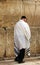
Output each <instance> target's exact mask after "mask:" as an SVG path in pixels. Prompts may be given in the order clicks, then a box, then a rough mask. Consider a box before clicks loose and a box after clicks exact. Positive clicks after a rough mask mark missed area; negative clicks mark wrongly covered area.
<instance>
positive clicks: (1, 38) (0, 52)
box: [0, 28, 6, 57]
mask: <svg viewBox="0 0 40 65" xmlns="http://www.w3.org/2000/svg"><path fill="white" fill-rule="evenodd" d="M5 44H6V43H5V31H4V29H2V28H1V29H0V57H3V56H4V54H5Z"/></svg>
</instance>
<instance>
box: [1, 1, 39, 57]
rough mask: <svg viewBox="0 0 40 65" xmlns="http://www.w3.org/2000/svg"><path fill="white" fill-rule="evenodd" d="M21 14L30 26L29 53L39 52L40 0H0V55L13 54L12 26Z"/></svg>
mask: <svg viewBox="0 0 40 65" xmlns="http://www.w3.org/2000/svg"><path fill="white" fill-rule="evenodd" d="M22 15H26V16H27V18H28V21H27V22H28V24H29V25H30V28H31V33H32V38H31V46H30V50H31V54H40V0H0V57H3V56H4V55H6V56H8V57H9V56H14V44H13V43H14V41H13V27H14V25H15V24H16V22H17V21H18V20H19V19H20V17H21V16H22ZM2 27H6V28H7V29H6V30H4V29H3V28H2ZM1 38H2V39H1ZM4 38H5V39H4Z"/></svg>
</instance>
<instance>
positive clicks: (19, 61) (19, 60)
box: [15, 49, 25, 63]
mask: <svg viewBox="0 0 40 65" xmlns="http://www.w3.org/2000/svg"><path fill="white" fill-rule="evenodd" d="M24 56H25V49H21V50H20V53H19V54H18V56H17V57H16V58H15V61H17V62H18V63H21V62H22V61H23V59H24Z"/></svg>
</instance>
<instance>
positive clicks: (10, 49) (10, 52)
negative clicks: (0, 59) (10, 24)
mask: <svg viewBox="0 0 40 65" xmlns="http://www.w3.org/2000/svg"><path fill="white" fill-rule="evenodd" d="M13 34H14V33H13V30H12V29H7V43H6V56H7V57H12V56H14V39H13Z"/></svg>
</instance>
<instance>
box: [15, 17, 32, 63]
mask: <svg viewBox="0 0 40 65" xmlns="http://www.w3.org/2000/svg"><path fill="white" fill-rule="evenodd" d="M26 20H27V18H26V17H25V16H22V17H21V20H19V21H18V22H17V24H16V25H15V27H14V50H15V55H16V58H15V61H17V62H18V63H22V62H23V59H24V56H25V50H26V49H27V51H28V50H29V48H30V38H31V32H30V28H29V25H28V24H27V23H26ZM28 55H29V56H30V54H28Z"/></svg>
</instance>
